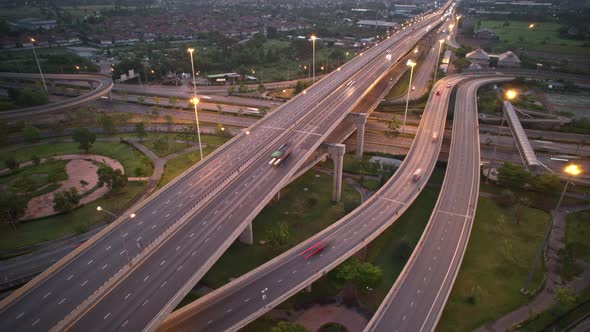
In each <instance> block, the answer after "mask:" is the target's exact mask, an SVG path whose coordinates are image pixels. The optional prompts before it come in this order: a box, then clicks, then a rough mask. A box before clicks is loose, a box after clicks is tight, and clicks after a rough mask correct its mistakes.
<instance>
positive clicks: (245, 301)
mask: <svg viewBox="0 0 590 332" xmlns="http://www.w3.org/2000/svg"><path fill="white" fill-rule="evenodd" d="M248 301H250V298H247V299H245V300H244V303H248ZM21 315H22V314H21Z"/></svg>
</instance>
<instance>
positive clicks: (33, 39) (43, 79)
mask: <svg viewBox="0 0 590 332" xmlns="http://www.w3.org/2000/svg"><path fill="white" fill-rule="evenodd" d="M30 40H31V46H32V48H33V55H34V56H35V61H37V67H38V68H39V74H41V80H42V81H43V88H45V93H47V84H45V77H44V76H43V72H42V71H41V65H40V64H39V58H37V52H36V51H35V42H36V40H35V38H32V37H31V38H30Z"/></svg>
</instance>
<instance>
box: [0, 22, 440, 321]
mask: <svg viewBox="0 0 590 332" xmlns="http://www.w3.org/2000/svg"><path fill="white" fill-rule="evenodd" d="M438 22H440V20H439V15H438V14H437V15H434V14H433V15H430V17H428V18H427V19H425V20H423V21H421V22H419V23H416V24H414V25H413V29H410V28H408V29H405V30H404V31H402V32H400V33H399V34H397V35H396V36H394V37H392V38H390V39H388V40H385V41H383V42H381V43H380V44H379V45H378V46H376V47H373V48H372V49H370V50H367V51H366V52H364V53H363V54H362V55H360V56H359V57H357V58H356V59H354V60H352V61H350V62H349V63H347V64H346V65H344V66H342V67H341V68H340V70H337V71H334V72H333V73H331V74H330V75H328V76H326V77H325V78H324V79H322V80H321V81H320V82H318V84H315V85H314V86H312V87H310V88H309V89H307V90H306V91H305V92H304V93H302V94H300V95H299V96H297V97H295V98H294V99H293V100H292V101H290V102H288V103H286V104H284V105H282V106H281V107H279V108H278V109H277V110H276V111H275V112H273V113H272V114H270V115H269V116H268V117H266V118H264V119H262V120H260V121H259V122H257V123H256V124H255V125H253V126H251V127H250V128H249V133H250V134H249V135H248V134H246V133H242V134H240V135H238V136H236V137H234V138H233V139H232V140H231V141H230V142H228V143H227V144H225V145H224V146H223V147H221V148H220V149H218V150H216V151H215V152H214V153H213V154H211V155H210V156H208V157H207V158H206V159H205V160H203V161H202V162H200V163H199V164H197V165H195V166H194V167H192V168H191V169H189V170H187V171H186V172H185V173H183V174H182V175H181V176H179V177H178V178H177V179H175V181H173V182H171V183H170V184H168V185H167V186H165V187H164V188H163V189H162V190H160V191H158V192H157V193H156V194H155V195H154V196H152V197H151V198H148V199H147V200H146V201H144V202H142V203H140V204H139V205H137V206H134V207H133V208H132V209H131V210H130V211H128V212H126V213H125V215H124V216H123V217H121V218H119V219H118V220H117V221H116V222H115V223H113V224H111V225H109V227H107V229H105V230H104V231H101V232H100V233H99V234H98V235H97V236H95V237H94V238H93V239H91V240H89V241H88V242H87V243H85V244H84V245H82V246H81V247H80V248H79V249H77V250H76V251H74V252H73V253H71V254H69V255H68V256H66V257H65V258H64V259H62V260H61V261H60V262H58V263H57V264H56V265H54V266H53V267H52V268H50V269H49V270H48V271H46V272H44V273H43V274H41V275H40V276H38V277H36V278H35V279H34V280H33V281H32V282H30V283H29V284H27V285H25V286H24V287H23V288H22V289H20V290H18V291H16V292H15V293H13V295H11V296H10V297H8V298H7V299H5V300H4V301H3V302H1V303H0V307H1V308H0V310H2V311H1V312H0V318H1V319H2V322H3V323H2V324H3V327H5V328H6V329H8V330H22V331H27V330H48V329H51V328H52V327H53V328H54V329H56V330H61V329H70V330H84V331H89V330H91V331H92V330H101V331H102V330H113V329H118V328H126V329H131V330H141V329H147V330H153V329H155V327H156V326H157V324H158V323H159V320H160V319H162V318H163V317H165V316H166V315H167V314H168V313H169V312H170V311H171V310H172V309H173V308H174V307H175V306H176V304H177V303H178V302H179V301H180V300H181V299H182V297H183V296H184V294H186V292H188V290H190V288H192V286H193V285H194V284H195V283H196V282H197V281H198V280H199V279H200V277H201V276H202V275H203V274H204V273H205V272H206V271H207V269H208V268H209V267H210V266H211V265H212V264H213V263H214V262H215V260H216V259H217V258H218V257H219V256H220V255H221V254H222V253H223V251H224V250H225V249H226V248H227V247H228V246H229V245H230V244H231V243H232V242H233V241H234V239H236V238H237V236H238V235H239V234H240V233H241V232H242V230H243V229H245V228H246V227H247V226H248V225H249V223H250V222H251V220H252V219H253V218H254V216H255V215H256V214H257V213H258V212H259V211H260V210H261V209H262V208H263V207H264V205H266V203H267V202H268V201H269V200H270V199H271V198H272V196H274V194H275V193H276V192H277V191H278V190H279V189H280V188H281V187H282V186H283V185H284V183H285V182H286V181H289V179H290V178H291V176H292V175H293V174H294V173H295V172H296V171H297V169H299V167H300V166H301V165H302V163H303V162H305V160H306V159H307V158H308V157H309V156H310V155H311V154H312V153H313V151H314V150H315V149H316V148H317V147H318V146H319V145H320V144H321V143H322V141H323V140H324V139H325V137H326V136H327V135H328V134H329V133H330V132H331V131H332V130H333V129H334V128H335V127H336V126H337V125H338V123H339V122H340V121H342V119H343V118H345V117H346V115H347V113H348V112H349V111H350V110H351V109H352V108H354V106H355V104H356V103H357V101H358V100H360V99H362V96H364V95H365V94H366V93H367V91H368V90H370V89H371V87H372V86H373V85H374V84H375V83H374V82H375V81H376V80H378V79H379V78H380V76H381V75H383V73H384V72H386V71H387V69H388V68H389V67H391V66H392V65H393V64H394V63H395V62H396V60H398V59H400V58H401V57H402V56H403V55H404V54H405V53H406V52H408V51H409V50H410V49H411V48H412V46H413V45H414V44H415V43H416V42H417V41H418V40H419V39H420V38H421V37H422V36H423V35H424V34H426V33H427V31H426V30H427V29H426V27H427V25H429V24H432V25H436V24H437V23H438ZM394 47H395V48H394ZM387 50H389V51H390V53H388V54H390V55H391V57H386V56H385V55H386V51H387ZM285 142H290V143H291V144H293V150H292V152H291V156H290V157H289V159H287V160H285V161H284V162H283V163H282V164H281V165H280V166H279V167H271V166H269V165H268V159H269V156H270V153H271V152H272V151H273V150H274V149H275V148H276V147H277V146H279V145H281V144H283V143H285ZM131 212H133V213H134V214H135V218H130V217H129V215H130V213H131ZM127 257H129V258H127Z"/></svg>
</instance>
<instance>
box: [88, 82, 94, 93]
mask: <svg viewBox="0 0 590 332" xmlns="http://www.w3.org/2000/svg"><path fill="white" fill-rule="evenodd" d="M88 87H89V88H90V91H92V90H94V81H88Z"/></svg>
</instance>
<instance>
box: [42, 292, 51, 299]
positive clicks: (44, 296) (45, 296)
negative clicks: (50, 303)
mask: <svg viewBox="0 0 590 332" xmlns="http://www.w3.org/2000/svg"><path fill="white" fill-rule="evenodd" d="M49 295H51V292H49V293H47V294H45V295H43V299H46V298H47V297H48V296H49Z"/></svg>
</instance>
